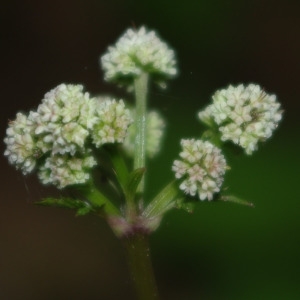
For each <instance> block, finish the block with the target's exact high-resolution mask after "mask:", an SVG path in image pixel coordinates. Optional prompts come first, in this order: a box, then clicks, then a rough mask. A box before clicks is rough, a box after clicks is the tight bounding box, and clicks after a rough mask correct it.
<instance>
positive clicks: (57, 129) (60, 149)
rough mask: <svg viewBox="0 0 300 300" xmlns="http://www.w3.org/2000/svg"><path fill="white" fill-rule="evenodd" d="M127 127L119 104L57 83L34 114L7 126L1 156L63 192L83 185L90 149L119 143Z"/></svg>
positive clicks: (126, 115)
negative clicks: (77, 185)
mask: <svg viewBox="0 0 300 300" xmlns="http://www.w3.org/2000/svg"><path fill="white" fill-rule="evenodd" d="M131 122H132V119H131V116H130V112H129V110H128V109H126V108H125V105H124V102H123V101H122V100H121V101H116V100H110V99H106V100H105V101H100V100H98V99H96V98H90V96H89V94H88V93H84V92H83V86H81V85H71V84H60V85H59V86H57V87H56V88H54V89H52V90H51V91H50V92H48V93H46V95H45V96H44V99H43V100H42V103H41V104H40V105H39V106H38V108H37V110H36V111H30V112H29V114H28V116H26V115H25V114H22V113H18V114H17V118H16V120H14V121H11V122H10V123H9V127H8V129H7V132H6V134H7V136H6V137H5V139H4V142H5V143H6V146H7V148H6V150H5V153H4V155H6V156H7V157H8V160H9V162H10V163H11V164H13V165H15V166H16V167H17V169H21V170H22V172H23V173H24V174H27V173H30V172H31V171H32V170H33V169H34V168H35V167H36V166H37V168H38V174H39V178H40V180H41V181H42V182H43V183H45V184H46V183H50V184H54V185H56V186H58V187H59V188H64V187H65V186H67V185H73V184H80V183H84V182H86V181H87V180H88V179H89V177H90V171H91V168H92V167H94V166H95V165H96V160H95V158H94V157H93V156H92V154H91V153H92V147H93V146H96V147H99V146H101V145H103V144H105V143H120V142H123V140H124V139H125V136H126V132H127V127H128V126H129V125H130V123H131Z"/></svg>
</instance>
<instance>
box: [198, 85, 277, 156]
mask: <svg viewBox="0 0 300 300" xmlns="http://www.w3.org/2000/svg"><path fill="white" fill-rule="evenodd" d="M212 98H213V103H212V104H211V105H209V106H208V107H207V108H206V109H205V110H204V111H201V112H200V113H199V118H200V120H202V121H203V122H204V123H206V124H208V125H212V124H213V123H216V124H217V125H218V127H219V131H220V133H221V139H222V140H223V141H227V140H230V141H232V142H234V143H235V144H238V145H240V146H241V147H242V148H244V149H245V152H246V153H247V154H252V152H253V151H255V150H256V149H257V144H258V142H261V141H265V140H266V139H268V138H269V137H271V135H272V133H273V131H274V130H275V129H276V127H277V126H278V122H279V121H280V120H281V118H282V110H281V109H280V103H278V102H277V100H276V96H275V95H268V94H267V93H265V92H264V91H263V90H262V89H261V88H260V86H259V85H255V84H249V85H248V86H244V85H242V84H241V85H238V86H237V87H233V86H231V85H230V86H229V87H228V88H227V89H223V90H219V91H217V92H216V93H215V94H214V95H213V97H212Z"/></svg>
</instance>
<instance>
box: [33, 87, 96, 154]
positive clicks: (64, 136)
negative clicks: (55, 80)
mask: <svg viewBox="0 0 300 300" xmlns="http://www.w3.org/2000/svg"><path fill="white" fill-rule="evenodd" d="M95 109H96V101H95V99H91V98H90V97H89V94H88V93H83V86H82V85H72V84H60V85H59V86H57V87H56V88H54V89H52V90H51V91H50V92H48V93H46V95H45V97H44V99H43V100H42V103H41V104H40V105H39V106H38V109H37V112H31V113H30V115H29V118H30V120H31V121H32V122H33V123H34V124H35V126H36V129H35V134H36V135H37V136H38V137H39V144H38V145H39V147H40V148H41V149H44V151H47V150H50V151H52V153H53V154H56V153H59V154H65V153H71V154H74V153H75V152H76V151H82V150H83V147H84V144H85V141H86V138H87V137H88V135H89V129H91V128H92V127H93V126H94V124H95V123H96V122H97V121H98V119H97V117H96V116H95Z"/></svg>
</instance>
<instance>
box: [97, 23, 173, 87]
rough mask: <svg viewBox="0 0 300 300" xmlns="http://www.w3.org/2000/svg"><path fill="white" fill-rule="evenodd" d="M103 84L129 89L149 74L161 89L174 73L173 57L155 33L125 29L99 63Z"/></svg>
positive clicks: (142, 28) (144, 29)
mask: <svg viewBox="0 0 300 300" xmlns="http://www.w3.org/2000/svg"><path fill="white" fill-rule="evenodd" d="M100 62H101V65H102V69H103V70H104V73H105V74H104V76H105V80H107V81H113V82H117V83H119V84H120V85H126V84H129V85H132V79H134V78H136V77H137V76H139V75H140V74H141V73H142V72H146V73H149V74H151V75H152V76H153V78H154V80H155V81H156V82H158V83H159V84H160V85H161V86H162V87H164V86H165V80H166V79H168V78H171V77H173V76H174V75H176V73H177V68H176V60H175V54H174V51H173V50H172V49H170V48H169V47H168V45H167V44H166V43H164V42H162V41H161V40H160V39H159V38H158V37H157V35H156V32H155V31H147V30H146V28H145V27H141V28H140V29H137V30H134V29H128V30H127V31H126V32H125V33H124V34H123V35H122V36H121V37H120V38H119V40H118V41H117V42H116V44H115V45H114V46H110V47H109V48H108V51H107V53H106V54H104V55H103V56H102V57H101V59H100Z"/></svg>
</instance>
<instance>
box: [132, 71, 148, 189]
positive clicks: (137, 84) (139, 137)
mask: <svg viewBox="0 0 300 300" xmlns="http://www.w3.org/2000/svg"><path fill="white" fill-rule="evenodd" d="M134 89H135V99H136V113H135V128H136V137H135V145H134V169H138V168H144V167H145V164H146V123H147V117H146V114H147V91H148V74H147V73H142V74H141V75H140V76H139V77H137V78H136V79H135V80H134ZM138 192H140V193H142V194H143V192H144V178H143V180H142V181H141V183H140V185H139V188H138Z"/></svg>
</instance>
